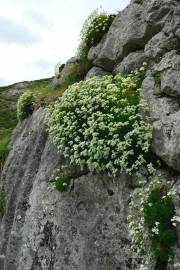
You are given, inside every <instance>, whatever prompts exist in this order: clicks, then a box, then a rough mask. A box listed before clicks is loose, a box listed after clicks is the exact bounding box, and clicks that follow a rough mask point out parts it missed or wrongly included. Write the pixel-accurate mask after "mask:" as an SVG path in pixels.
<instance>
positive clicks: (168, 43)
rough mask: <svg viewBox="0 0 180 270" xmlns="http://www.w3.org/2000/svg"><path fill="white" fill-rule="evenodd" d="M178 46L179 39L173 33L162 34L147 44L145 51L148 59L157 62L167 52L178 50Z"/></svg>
mask: <svg viewBox="0 0 180 270" xmlns="http://www.w3.org/2000/svg"><path fill="white" fill-rule="evenodd" d="M178 44H179V41H178V38H177V37H175V36H174V34H173V33H170V34H165V33H164V32H160V33H158V34H156V35H155V36H154V37H153V38H152V39H151V40H150V41H149V42H148V43H147V45H146V46H145V50H144V51H145V54H146V56H147V57H149V58H152V59H155V61H156V62H157V61H158V60H159V59H160V57H162V56H163V55H164V54H165V53H166V52H168V51H171V50H174V49H176V48H178Z"/></svg>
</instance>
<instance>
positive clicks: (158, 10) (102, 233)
mask: <svg viewBox="0 0 180 270" xmlns="http://www.w3.org/2000/svg"><path fill="white" fill-rule="evenodd" d="M179 50H180V3H179V0H161V1H160V0H144V1H143V0H133V1H132V2H131V4H130V5H129V6H128V7H127V8H126V9H125V10H124V11H122V12H120V13H119V14H118V15H117V17H116V19H115V21H114V22H113V24H112V26H111V27H110V30H109V32H108V33H107V34H106V35H105V36H104V38H103V39H102V41H101V42H100V43H99V44H98V45H97V46H96V47H93V48H91V49H90V51H89V56H88V57H89V59H91V60H92V61H93V64H94V67H93V68H92V70H90V71H89V74H87V76H86V77H87V78H88V77H92V76H93V75H96V76H102V75H104V74H106V73H109V72H112V73H117V72H121V73H127V72H129V71H130V70H132V69H134V68H137V67H140V66H141V65H142V63H143V62H144V61H146V62H147V63H148V65H149V69H148V72H147V76H146V78H145V80H144V82H143V85H142V90H143V93H144V96H145V98H146V100H147V102H148V105H149V108H150V110H149V113H150V117H151V121H152V125H153V146H152V147H153V150H154V152H155V153H156V154H157V156H159V158H161V159H162V160H163V161H164V162H165V166H164V171H162V173H163V175H164V178H166V179H168V180H172V181H174V182H175V185H176V187H177V189H179V190H180V109H179V104H180V51H179ZM74 61H75V60H74ZM65 68H66V69H67V66H65ZM61 79H62V78H61ZM56 83H57V81H56ZM60 171H61V172H64V174H66V175H70V176H71V177H72V179H73V180H72V182H71V185H70V186H69V188H68V191H67V192H65V193H59V192H57V191H56V190H55V189H54V188H53V184H52V180H53V179H54V178H55V176H56V175H58V174H59V172H60ZM135 183H136V179H135V178H134V179H133V178H130V177H128V176H127V175H119V177H117V178H110V177H108V176H107V175H101V174H91V173H88V172H86V171H81V170H80V169H79V168H76V167H73V166H70V165H69V164H68V163H67V161H66V160H65V159H64V158H63V156H61V155H60V154H58V153H57V150H56V148H55V146H53V144H52V143H51V140H50V138H49V136H48V133H47V131H46V126H45V113H44V111H43V109H39V110H37V111H35V112H34V114H33V115H32V116H31V117H29V118H28V119H26V120H25V121H24V122H23V123H22V124H21V125H18V127H17V128H16V130H15V131H14V136H13V140H12V149H11V151H10V154H9V156H8V159H7V161H6V164H5V166H4V170H3V172H2V176H1V182H0V187H1V189H2V190H4V191H5V194H6V209H5V215H4V217H3V219H2V221H0V270H15V269H16V270H49V269H53V270H76V269H77V270H111V269H112V270H128V269H129V270H130V269H133V270H135V269H139V263H140V261H139V259H138V258H136V255H135V254H133V253H132V251H131V249H130V248H131V239H130V236H129V233H128V229H127V214H128V202H129V198H130V194H131V192H132V191H133V190H134V189H135V188H136V184H135ZM176 207H177V211H179V212H180V205H177V206H176ZM179 239H180V232H179ZM176 253H177V254H176V256H175V258H174V262H180V258H179V257H180V255H179V254H180V242H179V246H178V245H177V247H176ZM150 269H151V268H149V270H150ZM168 269H169V270H173V269H175V268H174V267H173V263H172V264H171V265H169V266H168ZM176 269H177V268H176Z"/></svg>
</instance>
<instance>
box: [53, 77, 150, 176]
mask: <svg viewBox="0 0 180 270" xmlns="http://www.w3.org/2000/svg"><path fill="white" fill-rule="evenodd" d="M138 75H139V73H138V72H136V73H134V75H132V74H130V75H129V76H127V77H126V78H124V77H122V76H120V75H117V76H115V77H113V76H104V77H102V78H99V79H97V78H91V79H89V80H86V81H81V82H79V83H75V84H74V85H72V86H70V87H69V88H68V90H67V91H66V92H65V93H64V95H63V97H62V98H61V99H59V100H58V102H56V103H55V105H54V107H53V109H52V108H51V109H50V111H49V114H50V116H49V120H48V126H49V133H50V135H51V136H52V138H53V141H54V143H55V144H56V145H57V147H58V150H59V151H60V152H62V153H63V154H64V156H65V157H68V158H69V159H70V162H71V163H75V164H77V165H80V166H81V167H84V166H87V167H88V168H89V169H90V170H91V171H93V170H107V171H108V172H110V173H111V174H113V175H116V174H117V173H119V172H122V171H125V172H127V173H129V174H131V173H132V172H135V171H137V170H138V169H139V167H140V166H141V165H142V164H145V163H146V160H145V159H144V155H145V154H146V153H147V152H148V150H149V147H150V144H151V138H152V129H151V126H150V124H148V123H147V122H145V121H144V120H143V119H142V116H141V114H140V107H141V105H142V103H141V102H140V99H141V95H140V89H137V88H136V85H137V84H138V82H139V81H138V80H139V76H138ZM141 109H142V108H141Z"/></svg>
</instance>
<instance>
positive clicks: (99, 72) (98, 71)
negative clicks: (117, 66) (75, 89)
mask: <svg viewBox="0 0 180 270" xmlns="http://www.w3.org/2000/svg"><path fill="white" fill-rule="evenodd" d="M110 74H111V73H110V72H107V71H105V70H103V69H102V68H99V67H92V68H91V69H90V70H89V71H88V73H87V75H86V78H85V79H86V80H87V79H90V78H92V77H95V76H96V77H102V76H105V75H110Z"/></svg>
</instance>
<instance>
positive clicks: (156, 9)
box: [90, 0, 178, 70]
mask: <svg viewBox="0 0 180 270" xmlns="http://www.w3.org/2000/svg"><path fill="white" fill-rule="evenodd" d="M177 6H178V3H177V2H176V1H175V0H173V1H169V0H163V1H156V0H150V1H143V2H140V1H133V2H132V3H131V4H130V5H129V6H128V7H127V8H126V9H125V10H123V11H122V12H120V13H119V14H118V15H117V17H116V18H115V20H114V22H113V23H112V25H111V27H110V29H109V32H108V33H107V35H106V37H105V38H104V39H103V40H102V41H101V42H100V44H98V46H97V47H95V48H92V49H91V52H90V59H91V60H93V63H94V65H96V66H100V67H102V68H104V69H106V70H112V69H113V67H114V65H115V64H116V63H117V62H118V60H121V59H123V58H124V57H126V56H127V55H128V54H129V53H130V52H132V51H136V50H141V49H143V48H144V46H145V45H146V44H147V42H148V41H149V40H150V39H151V38H152V37H153V36H154V35H155V34H157V33H158V32H160V31H161V29H162V28H163V27H164V26H165V24H166V23H167V22H169V21H170V22H172V20H173V19H174V17H172V16H173V12H174V10H175V8H177ZM174 16H175V15H174Z"/></svg>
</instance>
